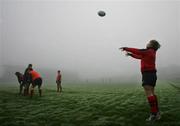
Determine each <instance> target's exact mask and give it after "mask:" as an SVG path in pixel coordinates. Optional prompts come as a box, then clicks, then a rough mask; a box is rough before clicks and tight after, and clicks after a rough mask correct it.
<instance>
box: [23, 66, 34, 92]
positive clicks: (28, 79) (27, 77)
mask: <svg viewBox="0 0 180 126" xmlns="http://www.w3.org/2000/svg"><path fill="white" fill-rule="evenodd" d="M29 69H32V64H29V65H28V67H27V68H26V69H25V71H24V83H25V92H24V94H25V95H28V94H29V86H30V84H31V83H32V82H31V80H32V78H31V75H30V74H29V72H28V71H29Z"/></svg>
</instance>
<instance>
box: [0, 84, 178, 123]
mask: <svg viewBox="0 0 180 126" xmlns="http://www.w3.org/2000/svg"><path fill="white" fill-rule="evenodd" d="M2 85H3V84H1V86H0V126H146V125H147V126H151V125H153V126H154V125H155V126H180V90H178V89H176V88H174V87H172V86H170V85H168V83H167V82H161V83H158V86H157V88H156V92H157V95H158V98H159V100H160V109H161V112H162V119H161V120H159V121H157V122H155V123H147V122H145V119H146V118H147V117H148V114H149V106H148V103H147V101H146V98H145V96H144V92H143V89H142V87H141V85H140V84H139V85H138V86H137V84H127V85H121V84H119V85H118V84H116V85H115V84H109V85H102V84H91V85H90V84H89V85H86V84H78V85H73V84H66V85H63V93H62V94H59V93H57V92H56V89H55V86H49V85H44V87H43V96H42V97H39V96H38V92H37V89H36V91H35V96H34V97H33V98H32V99H31V98H30V97H27V96H26V97H24V96H19V95H18V94H17V92H18V86H17V85H16V84H14V86H10V85H6V86H2ZM52 85H54V84H52Z"/></svg>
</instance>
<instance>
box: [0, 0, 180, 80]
mask: <svg viewBox="0 0 180 126" xmlns="http://www.w3.org/2000/svg"><path fill="white" fill-rule="evenodd" d="M99 10H103V11H105V12H106V16H105V17H99V16H98V15H97V12H98V11H99ZM151 39H156V40H158V41H159V42H160V44H161V45H162V47H161V49H160V50H158V52H157V61H156V63H157V69H158V75H159V77H160V78H162V79H164V78H166V79H168V78H169V79H172V78H173V79H174V78H175V79H178V78H180V76H179V75H180V67H179V64H180V61H179V59H180V54H179V47H180V44H179V43H180V2H179V1H175V0H166V1H163V0H161V1H150V0H141V1H140V0H135V1H132V0H128V1H125V0H124V1H123V0H119V1H110V0H109V1H108V0H97V1H95V0H94V1H88V0H84V1H83V0H79V1H78V0H75V1H73V0H67V1H65V0H1V1H0V76H1V77H0V78H1V79H0V81H5V80H8V81H11V80H14V79H16V78H15V76H14V75H13V74H14V72H16V71H20V72H24V70H25V68H26V67H27V65H28V64H29V63H32V64H33V68H34V69H35V70H37V71H39V72H40V73H41V74H42V76H43V78H44V79H45V80H53V81H54V79H55V75H56V71H57V70H58V69H60V70H61V71H62V76H63V80H65V81H68V80H69V81H72V82H74V81H81V80H83V81H86V82H88V81H91V80H100V81H104V82H107V83H108V82H111V81H113V80H114V81H115V80H133V79H134V80H137V81H141V76H140V61H139V60H135V59H132V58H131V57H125V55H124V54H123V53H122V52H121V51H119V50H118V48H119V47H122V46H126V47H136V48H145V46H146V44H147V42H148V41H149V40H151Z"/></svg>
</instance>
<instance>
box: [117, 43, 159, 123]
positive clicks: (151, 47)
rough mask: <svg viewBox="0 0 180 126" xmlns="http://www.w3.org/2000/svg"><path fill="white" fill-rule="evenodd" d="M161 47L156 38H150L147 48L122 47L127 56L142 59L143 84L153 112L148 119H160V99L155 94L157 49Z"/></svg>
mask: <svg viewBox="0 0 180 126" xmlns="http://www.w3.org/2000/svg"><path fill="white" fill-rule="evenodd" d="M159 48H160V44H159V43H158V41H156V40H150V41H149V42H148V44H147V45H146V49H136V48H128V47H121V48H119V49H121V50H122V51H126V55H127V56H131V57H133V58H135V59H140V60H141V73H142V86H143V88H144V91H145V94H146V96H147V99H148V102H149V105H150V108H151V113H150V116H149V118H147V119H146V121H155V120H159V119H160V112H159V107H158V99H157V96H156V95H155V92H154V90H155V86H156V80H157V75H156V64H155V61H156V51H157V50H158V49H159Z"/></svg>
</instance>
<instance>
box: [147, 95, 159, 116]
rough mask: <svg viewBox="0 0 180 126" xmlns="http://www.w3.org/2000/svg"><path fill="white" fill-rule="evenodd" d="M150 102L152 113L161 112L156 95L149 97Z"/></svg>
mask: <svg viewBox="0 0 180 126" xmlns="http://www.w3.org/2000/svg"><path fill="white" fill-rule="evenodd" d="M148 101H149V105H150V107H151V113H153V114H156V113H157V112H158V111H159V110H158V102H157V97H156V95H152V96H149V97H148Z"/></svg>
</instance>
